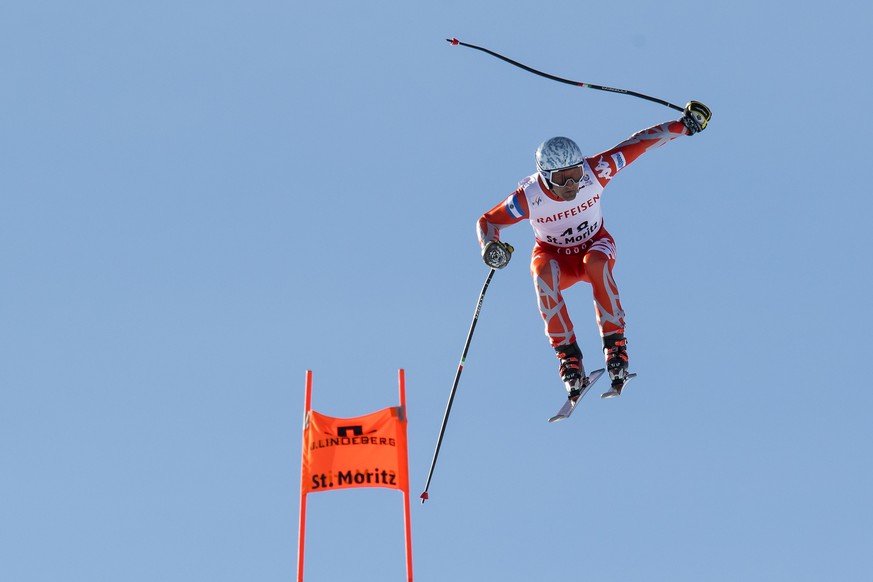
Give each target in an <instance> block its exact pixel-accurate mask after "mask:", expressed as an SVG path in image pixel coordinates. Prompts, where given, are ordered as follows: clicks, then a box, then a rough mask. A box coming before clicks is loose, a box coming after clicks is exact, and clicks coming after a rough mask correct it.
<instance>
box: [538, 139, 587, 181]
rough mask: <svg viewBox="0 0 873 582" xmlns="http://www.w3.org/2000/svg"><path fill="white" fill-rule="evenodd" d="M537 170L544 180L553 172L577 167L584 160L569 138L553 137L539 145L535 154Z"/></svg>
mask: <svg viewBox="0 0 873 582" xmlns="http://www.w3.org/2000/svg"><path fill="white" fill-rule="evenodd" d="M536 159H537V170H539V172H540V175H542V177H543V179H544V180H547V181H548V179H549V177H550V176H551V173H552V171H553V170H560V169H563V168H569V167H572V166H578V165H579V164H581V163H582V162H583V161H584V160H585V158H584V157H583V156H582V150H580V149H579V146H578V145H576V142H575V141H573V140H572V139H570V138H569V137H553V138H550V139H547V140H546V141H544V142H543V143H541V144H540V147H538V148H537V153H536Z"/></svg>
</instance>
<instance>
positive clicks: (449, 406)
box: [421, 269, 494, 503]
mask: <svg viewBox="0 0 873 582" xmlns="http://www.w3.org/2000/svg"><path fill="white" fill-rule="evenodd" d="M493 276H494V269H491V271H490V272H489V273H488V278H487V279H485V284H484V285H483V286H482V292H481V293H479V302H478V303H476V311H475V312H474V313H473V322H472V323H471V324H470V331H469V332H468V333H467V343H465V344H464V353H463V354H461V361H460V363H459V364H458V371H457V372H456V373H455V383H454V384H452V391H451V393H449V402H448V404H446V413H445V414H444V415H443V423H442V426H440V435H439V438H437V444H436V450H434V452H433V460H432V461H431V462H430V471H428V473H427V483H425V485H424V492H423V493H422V494H421V502H422V503H424V502H425V501H427V500H428V494H427V490H428V488H429V487H430V480H431V478H432V477H433V469H434V467H436V462H437V457H438V456H439V454H440V445H442V443H443V435H444V434H445V433H446V423H447V422H448V421H449V413H451V412H452V401H454V399H455V392H456V391H457V389H458V380H460V379H461V372H463V371H464V361H465V360H466V359H467V350H469V349H470V340H471V339H473V331H474V330H475V329H476V322H477V321H479V312H480V311H481V310H482V301H483V300H484V299H485V291H487V290H488V285H489V284H490V283H491V277H493Z"/></svg>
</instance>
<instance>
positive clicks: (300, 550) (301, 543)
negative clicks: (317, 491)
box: [297, 370, 312, 582]
mask: <svg viewBox="0 0 873 582" xmlns="http://www.w3.org/2000/svg"><path fill="white" fill-rule="evenodd" d="M311 409H312V370H306V396H305V397H304V413H303V430H304V432H305V431H306V425H307V424H309V411H310V410H311ZM302 440H303V446H304V447H305V446H306V439H305V438H304V439H302ZM305 459H306V451H305V450H304V451H303V454H302V455H301V475H302V474H304V468H303V467H302V464H303V462H304V460H305ZM297 539H298V545H297V582H303V555H304V554H305V548H306V544H305V540H306V493H304V492H303V482H302V481H301V483H300V533H299V535H298V538H297Z"/></svg>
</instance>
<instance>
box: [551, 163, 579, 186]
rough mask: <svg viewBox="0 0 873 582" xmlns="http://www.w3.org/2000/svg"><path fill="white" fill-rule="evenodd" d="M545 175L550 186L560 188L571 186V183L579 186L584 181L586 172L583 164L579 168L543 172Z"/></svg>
mask: <svg viewBox="0 0 873 582" xmlns="http://www.w3.org/2000/svg"><path fill="white" fill-rule="evenodd" d="M543 174H545V178H546V181H547V182H548V183H549V184H551V185H552V186H556V187H558V188H560V187H562V186H567V185H569V184H570V182H573V183H574V184H578V183H579V182H581V181H582V176H583V175H584V172H583V171H582V164H579V165H578V166H568V167H566V168H560V169H558V170H550V171H547V172H543Z"/></svg>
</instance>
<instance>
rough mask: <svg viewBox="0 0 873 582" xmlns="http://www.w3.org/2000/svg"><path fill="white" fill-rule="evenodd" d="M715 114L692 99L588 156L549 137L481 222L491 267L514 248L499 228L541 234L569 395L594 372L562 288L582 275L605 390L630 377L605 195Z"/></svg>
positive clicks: (549, 305) (554, 340) (539, 258)
mask: <svg viewBox="0 0 873 582" xmlns="http://www.w3.org/2000/svg"><path fill="white" fill-rule="evenodd" d="M711 117H712V113H711V112H710V110H709V108H707V107H706V106H705V105H703V104H702V103H700V102H697V101H691V102H689V103H688V104H687V105H686V106H685V110H684V112H683V116H682V117H681V118H680V119H679V120H676V121H668V122H666V123H662V124H659V125H655V126H652V127H650V128H648V129H644V130H642V131H640V132H638V133H636V134H634V135H632V136H631V137H630V138H628V139H627V140H625V141H623V142H621V143H620V144H618V145H617V146H615V147H613V148H612V149H609V150H606V151H605V152H602V153H599V154H596V155H594V156H589V157H585V156H583V155H582V152H581V150H580V149H579V146H578V145H576V143H575V142H574V141H573V140H571V139H569V138H566V137H553V138H551V139H548V140H546V141H545V142H543V143H542V144H541V145H540V146H539V147H538V148H537V150H536V165H537V172H536V173H534V174H532V175H530V176H528V177H527V178H525V179H524V180H522V181H521V182H520V183H519V187H518V189H516V190H515V192H513V193H512V194H510V195H509V197H508V198H506V200H504V201H503V202H501V203H500V204H498V205H497V206H495V207H494V208H492V209H491V210H489V211H488V212H486V213H485V214H483V215H482V217H481V218H480V219H479V221H478V223H477V233H478V237H479V245H480V247H481V249H482V259H483V260H484V261H485V264H486V265H488V266H489V267H491V268H494V269H502V268H503V267H505V266H506V265H507V264H508V263H509V260H510V257H511V256H512V252H513V250H514V249H513V248H512V246H511V245H509V244H507V243H504V242H501V240H500V231H501V229H503V228H505V227H507V226H510V225H513V224H515V223H517V222H520V221H521V220H523V219H528V220H529V221H530V224H531V226H532V227H533V230H534V234H535V237H536V242H535V244H534V248H533V254H532V258H531V265H530V270H531V275H532V276H533V281H534V286H535V288H536V293H537V296H538V300H539V310H540V314H541V315H542V317H543V321H544V322H545V332H546V336H547V337H548V339H549V342H550V343H551V345H552V347H553V348H554V349H555V354H556V355H557V357H558V360H559V361H560V368H559V373H560V375H561V380H562V381H563V382H564V384H565V386H566V388H567V391H568V394H569V397H570V398H571V399H574V398H578V396H579V395H580V394H581V393H583V391H582V389H583V388H584V387H585V386H586V385H587V384H588V378H587V375H586V374H585V368H584V366H583V365H582V353H581V351H580V350H579V346H578V345H577V343H576V334H575V333H574V330H573V324H572V322H571V320H570V316H569V313H568V311H567V306H566V305H565V304H564V298H563V296H562V295H561V291H562V290H564V289H567V288H568V287H570V286H572V285H574V284H576V283H578V282H579V281H585V282H587V283H589V284H590V285H591V287H592V291H593V294H594V309H595V315H596V317H597V325H598V327H599V329H600V335H601V338H602V341H603V353H604V358H605V360H606V369H607V372H608V374H609V377H610V379H611V381H612V385H611V387H610V390H609V392H607V393H606V394H604V395H603V396H604V397H607V398H608V397H612V396H618V395H620V394H621V390H622V388H623V387H624V384H625V382H626V381H627V379H628V355H627V340H626V338H625V322H624V315H625V314H624V311H623V310H622V306H621V301H620V299H619V294H618V287H617V285H616V282H615V279H614V278H613V276H612V270H613V267H614V265H615V257H616V247H615V241H614V240H613V238H612V236H610V234H609V232H607V230H606V228H605V227H604V226H603V217H602V214H601V210H600V196H601V193H602V192H603V189H604V188H605V187H606V186H607V184H609V182H610V180H612V178H613V177H615V175H616V174H618V172H620V171H621V170H622V169H624V168H625V167H626V166H628V165H629V164H630V163H631V162H633V161H634V160H636V159H637V158H638V157H640V156H641V155H642V154H644V153H645V152H647V151H650V150H652V149H654V148H657V147H659V146H661V145H663V144H665V143H667V142H668V141H671V140H672V139H675V138H677V137H679V136H680V135H694V134H695V133H698V132H700V131H703V129H704V128H706V125H707V123H708V122H709V119H710V118H711Z"/></svg>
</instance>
